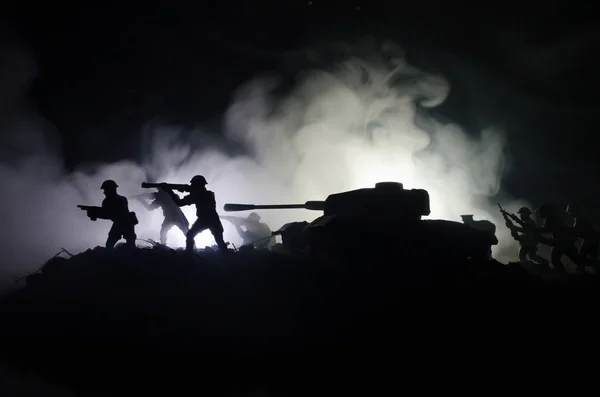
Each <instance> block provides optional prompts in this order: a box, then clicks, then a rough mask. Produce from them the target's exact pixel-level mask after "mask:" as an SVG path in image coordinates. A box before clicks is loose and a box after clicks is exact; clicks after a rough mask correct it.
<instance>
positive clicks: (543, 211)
mask: <svg viewBox="0 0 600 397" xmlns="http://www.w3.org/2000/svg"><path fill="white" fill-rule="evenodd" d="M535 212H537V213H538V215H539V216H541V217H542V218H546V217H548V216H553V215H554V212H555V211H554V207H553V206H552V205H551V204H548V203H544V204H542V205H540V206H539V207H538V208H537V210H536V211H535Z"/></svg>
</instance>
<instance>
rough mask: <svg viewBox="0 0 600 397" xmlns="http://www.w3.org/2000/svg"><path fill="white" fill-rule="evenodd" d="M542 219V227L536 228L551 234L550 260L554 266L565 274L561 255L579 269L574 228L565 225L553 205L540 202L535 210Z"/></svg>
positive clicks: (561, 216) (540, 231)
mask: <svg viewBox="0 0 600 397" xmlns="http://www.w3.org/2000/svg"><path fill="white" fill-rule="evenodd" d="M536 212H537V213H538V215H539V217H540V219H541V220H542V227H541V228H540V229H538V233H541V234H552V237H553V241H552V251H551V254H550V262H551V263H552V266H554V268H555V269H556V270H557V271H558V272H560V273H562V274H566V269H565V267H564V265H563V264H562V257H563V255H564V256H566V257H568V258H569V259H571V261H573V263H575V264H576V265H577V267H578V268H579V269H578V270H580V271H581V263H580V260H579V254H578V252H577V247H576V246H575V240H576V236H575V230H574V228H572V227H569V226H567V225H566V223H565V220H564V219H563V218H564V216H563V214H559V211H557V210H556V208H554V207H553V206H551V205H549V204H542V205H540V207H539V208H538V209H537V211H536Z"/></svg>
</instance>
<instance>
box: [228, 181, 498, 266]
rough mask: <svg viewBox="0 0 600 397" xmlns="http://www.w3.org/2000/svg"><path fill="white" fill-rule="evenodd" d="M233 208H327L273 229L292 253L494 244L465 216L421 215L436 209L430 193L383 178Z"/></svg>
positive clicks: (404, 251) (461, 255)
mask: <svg viewBox="0 0 600 397" xmlns="http://www.w3.org/2000/svg"><path fill="white" fill-rule="evenodd" d="M223 209H224V210H225V211H227V212H231V211H250V210H253V211H255V210H273V209H306V210H313V211H322V212H323V215H322V216H320V217H318V218H316V219H315V220H313V221H312V222H310V223H303V222H291V223H288V224H286V225H284V226H283V227H282V228H281V229H279V230H278V231H275V232H273V234H274V235H281V236H282V240H283V245H284V246H286V247H287V248H288V250H289V251H290V252H291V253H294V254H297V253H304V254H308V255H311V256H318V257H325V258H336V257H352V256H355V255H361V254H364V253H366V252H371V253H372V252H373V250H376V251H377V252H388V253H389V252H390V251H392V252H394V253H395V254H397V255H402V256H406V255H410V256H415V257H421V258H423V257H427V258H432V257H435V256H443V257H444V258H448V257H454V258H456V259H468V258H472V259H483V258H485V257H486V254H487V252H488V251H489V248H490V246H491V245H494V244H497V240H496V241H495V242H494V241H493V240H492V239H490V236H489V235H487V234H485V233H482V232H481V231H479V230H475V229H473V228H470V227H468V226H467V225H465V224H463V223H461V222H455V221H448V220H439V219H425V220H424V219H422V217H423V216H428V215H429V214H430V213H431V210H430V203H429V193H428V192H427V191H426V190H424V189H410V190H407V189H404V186H403V185H402V183H399V182H380V183H377V184H376V185H375V187H374V188H363V189H357V190H351V191H346V192H341V193H335V194H331V195H329V196H328V197H327V198H326V199H325V200H323V201H307V202H305V203H304V204H272V205H255V204H233V203H228V204H225V205H224V207H223Z"/></svg>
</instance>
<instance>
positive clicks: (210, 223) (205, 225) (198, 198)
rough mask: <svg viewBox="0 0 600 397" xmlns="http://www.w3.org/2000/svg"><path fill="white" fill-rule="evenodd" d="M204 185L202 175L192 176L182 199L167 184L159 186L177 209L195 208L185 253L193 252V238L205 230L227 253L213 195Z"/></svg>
mask: <svg viewBox="0 0 600 397" xmlns="http://www.w3.org/2000/svg"><path fill="white" fill-rule="evenodd" d="M206 185H207V182H206V178H204V177H203V176H202V175H196V176H194V177H193V178H192V180H191V181H190V189H189V194H188V195H187V196H185V197H183V198H180V197H179V196H178V195H176V194H175V193H174V192H173V190H172V189H171V188H170V187H169V185H168V184H166V183H164V184H163V183H161V184H160V185H159V186H160V187H161V188H162V189H164V190H165V191H166V192H167V193H169V195H170V196H171V198H172V199H173V201H174V202H175V204H177V205H178V206H179V207H183V206H185V205H195V206H196V216H197V217H198V219H196V221H195V222H194V223H193V224H192V227H190V230H189V231H188V232H187V234H186V243H185V249H186V251H187V252H192V251H193V250H194V238H195V237H196V235H198V234H199V233H201V232H203V231H205V230H206V229H208V230H210V232H211V233H212V235H213V237H214V238H215V241H216V242H217V245H218V246H219V249H220V250H221V251H227V244H226V243H225V241H224V240H223V225H222V224H221V220H220V219H219V214H217V208H216V207H217V203H216V201H215V194H214V193H213V192H211V191H210V190H207V189H206Z"/></svg>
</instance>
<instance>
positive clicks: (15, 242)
mask: <svg viewBox="0 0 600 397" xmlns="http://www.w3.org/2000/svg"><path fill="white" fill-rule="evenodd" d="M363 50H364V49H363ZM367 50H368V51H363V52H362V53H359V54H358V55H357V54H354V55H353V56H351V57H350V56H346V57H343V58H342V60H341V61H340V62H338V63H337V65H336V66H335V67H333V68H332V69H329V70H325V69H314V70H308V71H306V72H305V73H303V74H302V75H300V76H298V79H297V82H296V84H295V86H294V88H293V89H291V90H289V92H288V93H287V94H286V95H283V96H282V95H280V94H277V95H276V91H275V88H278V87H279V81H278V78H277V76H266V77H265V76H263V77H261V78H257V79H255V80H253V81H250V82H248V83H247V84H245V85H244V86H243V87H241V88H240V89H239V90H238V92H237V93H236V94H235V96H234V98H233V101H232V104H231V106H230V107H229V109H228V110H227V111H226V112H225V115H224V117H225V123H224V129H225V131H224V133H225V135H226V136H227V137H228V138H229V139H230V140H232V141H236V142H237V143H238V144H240V143H241V144H243V145H244V146H245V147H246V149H247V151H248V153H250V154H249V155H243V156H237V157H231V156H228V155H226V154H225V153H223V152H222V151H220V150H218V149H217V148H216V147H213V146H211V145H209V144H207V143H203V142H202V131H201V130H198V132H197V134H196V137H195V138H199V142H200V143H198V140H197V139H194V144H192V142H191V141H177V140H176V139H175V137H177V136H178V134H177V132H178V131H177V128H175V127H173V126H154V127H152V128H150V127H148V128H150V130H149V131H148V133H149V135H150V137H151V144H150V147H149V149H148V153H147V154H146V159H145V162H144V163H143V164H141V165H138V164H134V163H132V162H123V163H117V164H107V165H96V166H93V167H91V166H87V167H86V169H85V170H86V171H85V172H84V171H78V172H75V173H72V174H65V173H64V172H63V170H62V168H61V166H60V164H61V161H60V157H59V156H58V154H57V153H56V152H54V151H50V150H49V149H48V146H47V145H46V143H45V142H46V139H47V136H48V129H47V125H46V124H44V122H43V120H40V118H39V117H37V119H36V118H33V116H34V113H33V111H32V110H31V109H30V108H28V106H27V103H26V101H25V99H26V96H24V95H23V93H25V92H27V90H28V87H29V83H30V82H31V81H32V77H33V76H34V68H33V67H32V68H31V70H30V74H31V75H29V76H28V78H23V79H21V81H20V85H19V86H18V87H17V88H18V89H17V88H15V87H14V84H15V81H16V79H15V78H14V76H11V74H10V73H8V72H11V71H6V70H5V71H4V74H3V76H2V80H1V81H2V84H8V82H10V84H12V86H13V89H12V91H10V92H12V97H11V98H6V97H4V98H3V101H2V104H3V106H4V110H6V109H7V105H6V104H13V106H14V104H16V103H19V104H20V108H19V112H14V111H13V112H10V113H11V114H12V115H15V116H14V117H8V118H7V117H4V119H3V120H7V121H5V122H4V124H3V127H2V128H3V130H4V131H3V132H4V133H5V134H4V135H5V136H11V137H13V138H14V137H19V136H22V137H24V136H25V135H26V136H27V139H25V140H23V139H21V140H19V139H12V140H10V141H5V144H4V149H5V150H4V151H5V152H6V153H5V155H4V157H3V159H5V160H7V161H5V163H4V164H3V165H1V166H0V178H1V180H2V186H3V188H4V194H3V196H2V199H1V203H0V204H1V205H2V207H1V209H0V211H1V213H2V219H3V220H4V222H3V225H4V227H3V229H2V236H1V242H0V248H1V251H2V252H1V253H0V255H2V271H3V273H4V274H11V275H16V274H22V273H25V272H27V271H31V270H34V269H35V268H37V267H39V266H40V265H41V264H42V263H43V262H44V261H45V260H46V259H48V258H49V257H50V256H52V255H53V254H55V253H56V252H57V251H58V250H59V249H60V248H61V247H64V248H66V249H67V250H69V251H73V252H78V251H81V250H84V249H86V248H88V247H93V246H96V245H103V244H104V241H105V239H106V234H107V232H108V229H109V227H110V224H109V223H108V222H107V221H98V222H90V221H89V219H88V218H87V217H86V215H85V213H84V212H83V211H80V210H79V209H77V207H76V205H77V204H86V205H99V204H100V203H101V201H102V198H103V196H102V192H101V190H100V185H101V182H102V181H103V180H104V179H114V180H116V181H117V183H118V184H119V186H120V188H119V192H120V193H121V194H123V195H126V196H128V195H129V196H130V195H133V194H139V193H143V192H144V191H143V189H141V188H140V184H141V182H143V181H145V180H146V178H147V177H148V175H153V176H154V179H155V180H156V181H168V182H172V183H187V182H188V181H189V180H190V178H191V177H192V176H193V175H195V174H202V175H205V176H206V178H207V180H208V182H209V188H210V189H211V190H213V191H215V192H216V196H217V201H218V206H219V210H220V209H221V208H222V205H223V204H224V203H225V202H241V203H258V204H261V203H264V204H267V203H295V202H299V203H303V202H304V201H307V200H319V199H325V198H326V197H327V195H328V194H331V193H335V192H340V191H344V190H349V189H356V188H361V187H372V186H373V185H374V184H375V183H376V182H379V181H400V182H403V183H404V185H405V187H407V188H425V189H427V190H428V191H429V193H430V196H431V209H432V214H431V217H432V218H445V219H452V220H458V221H460V215H461V214H474V215H475V218H476V219H489V220H492V221H493V222H494V223H495V224H496V225H497V235H498V238H499V239H500V245H499V246H498V247H496V249H495V252H497V253H500V252H501V250H502V249H505V248H506V247H507V246H509V245H512V243H513V242H512V239H511V238H510V236H509V234H508V233H507V231H506V228H504V226H503V220H502V218H501V217H500V216H499V213H498V211H497V209H496V207H495V203H490V202H489V197H490V196H493V195H495V194H496V193H498V191H499V189H500V178H501V175H502V171H503V138H502V135H501V134H500V133H498V132H496V131H492V130H490V131H484V132H483V133H482V134H481V136H480V138H479V139H477V140H473V139H471V138H468V137H467V136H466V135H465V134H464V133H463V131H461V129H460V128H459V127H458V126H456V125H442V124H440V123H437V122H435V121H433V120H431V119H427V118H426V117H424V116H418V115H417V112H416V108H417V106H416V105H415V101H421V103H422V104H423V105H429V106H432V105H436V104H438V103H441V102H442V101H443V100H444V98H445V97H446V95H447V94H448V92H449V87H448V84H447V83H446V82H445V81H444V79H442V78H441V77H439V76H431V75H428V74H425V73H422V72H421V71H419V70H417V69H415V68H413V67H411V66H410V65H408V64H406V63H405V61H404V60H403V59H402V58H399V57H393V58H392V59H390V57H389V56H387V55H388V54H386V53H385V51H383V50H382V48H378V47H371V48H368V49H367ZM6 54H7V53H6V52H5V53H4V56H5V58H7V59H8V58H11V59H17V58H18V56H19V55H23V53H20V54H18V53H16V52H15V51H13V52H12V54H9V55H10V57H9V56H8V55H6ZM20 70H23V68H20ZM11 73H12V72H11ZM280 91H281V90H278V91H277V92H280ZM6 92H9V91H4V92H3V93H2V95H6ZM15 98H21V99H23V100H22V101H20V102H19V101H16V100H15ZM3 114H4V115H5V116H6V112H3ZM32 119H33V120H37V122H31V121H30V120H32ZM25 121H29V122H28V123H27V124H26V125H25V124H24V122H25ZM24 125H25V127H24ZM190 139H191V138H190ZM35 145H37V149H38V150H37V151H34V152H32V151H31V148H32V147H36V146H35ZM42 149H43V150H42ZM7 153H10V154H11V156H7ZM15 154H19V156H18V159H19V161H16V160H15ZM9 160H10V161H9ZM516 205H517V203H512V204H508V203H507V205H506V207H507V209H509V210H514V209H515V206H516ZM130 207H131V209H132V210H135V211H136V213H137V214H138V218H139V219H140V225H139V227H138V228H137V234H138V237H139V238H151V239H155V240H157V239H158V231H159V228H160V224H161V222H162V217H161V214H160V211H154V212H147V211H146V210H144V209H143V208H142V207H141V206H140V205H139V204H138V203H136V202H135V201H134V200H130ZM184 212H185V213H186V215H187V216H188V218H189V219H190V221H193V220H194V218H195V217H194V209H193V208H185V211H184ZM221 213H222V211H221ZM244 215H246V214H245V213H242V216H244ZM260 215H261V216H262V218H263V219H264V220H265V221H266V222H267V223H269V224H270V225H271V227H272V228H273V229H276V228H278V227H279V226H281V225H282V224H284V223H286V222H289V221H293V220H312V219H314V218H316V217H317V216H318V215H319V213H315V212H310V211H304V210H278V211H277V210H272V211H262V212H261V213H260ZM223 224H224V226H225V229H226V233H225V234H226V235H225V237H226V240H228V241H231V242H233V243H234V244H236V245H237V244H239V243H240V238H239V237H238V236H237V235H236V233H235V231H234V229H233V228H232V227H231V225H229V224H228V223H227V222H225V221H224V222H223ZM169 239H170V242H171V244H173V245H175V246H182V245H183V244H184V237H183V236H182V235H181V234H180V232H179V231H178V230H175V229H174V230H173V231H172V232H171V233H170V234H169ZM212 241H213V240H212V236H211V235H210V233H209V232H208V231H207V232H205V233H203V234H202V235H200V236H198V238H197V243H198V245H200V246H203V245H207V244H211V243H212ZM140 244H143V243H141V242H140Z"/></svg>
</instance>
